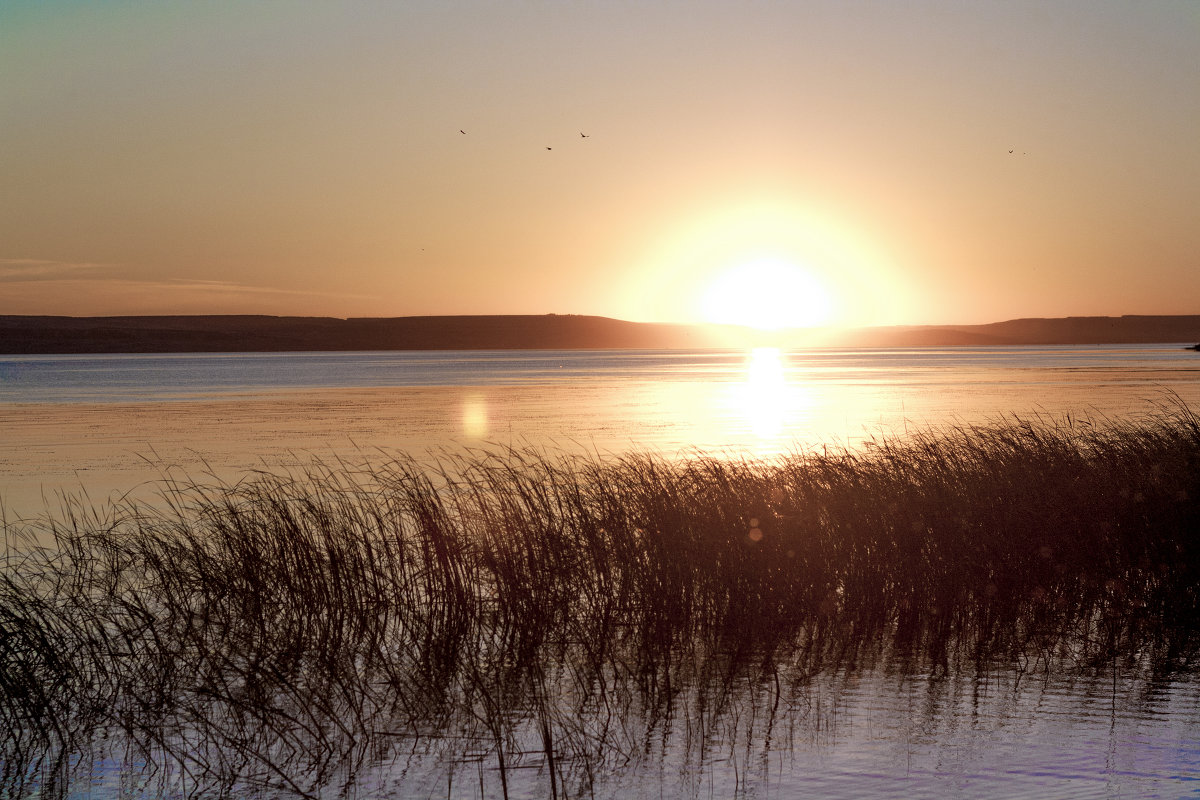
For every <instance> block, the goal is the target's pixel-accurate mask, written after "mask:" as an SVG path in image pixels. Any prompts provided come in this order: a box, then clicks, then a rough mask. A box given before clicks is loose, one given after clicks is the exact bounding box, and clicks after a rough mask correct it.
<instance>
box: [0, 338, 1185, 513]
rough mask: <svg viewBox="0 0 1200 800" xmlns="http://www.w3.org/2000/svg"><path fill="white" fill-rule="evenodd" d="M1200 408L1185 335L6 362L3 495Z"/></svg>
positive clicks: (827, 438)
mask: <svg viewBox="0 0 1200 800" xmlns="http://www.w3.org/2000/svg"><path fill="white" fill-rule="evenodd" d="M1168 393H1175V394H1177V395H1178V396H1179V397H1180V398H1182V399H1184V400H1186V401H1189V402H1191V403H1193V404H1194V406H1196V407H1200V356H1197V354H1196V353H1194V352H1190V351H1187V350H1185V349H1183V347H1182V346H1181V345H1177V344H1164V345H1105V346H1082V347H1081V346H1062V347H995V348H987V347H948V348H915V349H912V348H908V349H875V350H862V349H836V348H835V349H818V350H802V351H792V352H779V351H776V350H769V349H765V350H755V351H751V352H738V351H696V352H687V351H663V352H655V351H535V352H514V351H491V352H394V353H393V352H386V353H378V352H371V353H239V354H168V355H59V356H2V357H0V430H3V431H4V435H3V437H0V498H2V499H3V500H4V503H5V506H6V509H7V512H8V513H9V515H10V516H11V515H13V514H17V515H20V514H29V513H36V512H38V511H40V510H41V509H42V508H44V507H45V505H47V503H49V504H50V505H52V506H53V505H56V503H57V501H56V499H55V498H56V494H57V493H58V492H61V491H64V490H68V491H71V490H79V489H87V490H88V492H89V493H90V494H91V496H92V497H93V499H103V498H105V497H109V496H113V495H120V494H121V493H124V492H126V491H129V490H131V489H134V488H135V487H142V486H147V485H148V482H150V481H153V480H154V479H155V478H157V477H158V476H159V474H160V473H161V471H162V470H164V469H179V470H182V471H184V472H187V473H189V474H195V473H201V472H209V471H212V472H216V473H217V474H218V476H219V477H221V478H223V479H230V478H236V476H237V475H239V474H241V473H243V472H244V471H246V470H250V469H256V468H262V467H267V468H272V469H274V468H278V467H281V466H289V465H294V464H296V463H298V462H299V461H301V460H303V455H304V454H316V455H320V456H322V457H327V458H328V457H334V458H336V457H343V458H344V457H357V456H359V455H361V451H363V450H367V451H375V450H379V449H382V450H386V451H393V452H394V451H397V450H399V451H405V452H410V453H418V454H421V453H425V452H427V451H429V450H433V449H438V448H444V447H450V448H462V447H478V446H486V445H489V444H499V445H511V444H529V443H532V444H535V445H538V446H547V447H555V448H562V449H568V450H576V451H578V450H585V451H593V452H600V453H605V452H608V453H620V452H625V451H628V450H630V449H631V448H632V449H643V450H655V451H659V452H664V453H667V454H675V453H679V452H683V451H688V450H693V449H700V450H703V451H706V452H713V453H730V454H745V455H750V456H753V457H771V456H775V455H779V454H781V453H786V452H789V451H792V450H795V449H805V448H812V447H825V446H829V445H833V446H854V445H857V444H860V443H861V442H863V441H864V440H865V439H869V438H871V437H873V436H879V435H888V434H900V435H903V434H904V433H906V432H909V431H912V430H914V429H917V428H921V427H925V426H931V425H932V426H936V425H945V424H964V423H976V422H984V421H988V420H995V419H997V418H999V417H1001V416H1003V415H1010V414H1019V415H1024V416H1030V415H1036V414H1043V415H1050V416H1053V417H1065V416H1066V415H1068V414H1069V415H1071V416H1072V418H1080V417H1083V418H1092V419H1099V418H1103V417H1106V416H1108V417H1117V418H1130V417H1136V416H1138V415H1142V414H1147V413H1150V412H1152V411H1154V409H1155V407H1156V405H1161V404H1162V403H1164V402H1169V396H1168Z"/></svg>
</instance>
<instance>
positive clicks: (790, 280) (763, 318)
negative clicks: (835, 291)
mask: <svg viewBox="0 0 1200 800" xmlns="http://www.w3.org/2000/svg"><path fill="white" fill-rule="evenodd" d="M700 306H701V307H700V313H701V315H702V316H703V318H704V319H705V320H707V321H708V322H713V323H717V324H722V325H745V326H747V327H752V328H759V329H761V330H782V329H784V328H812V327H817V326H820V325H827V324H829V323H830V322H831V321H832V320H833V318H834V316H835V313H834V308H833V301H832V299H831V297H830V294H829V292H828V291H827V290H826V289H825V287H824V286H822V285H821V283H820V281H818V280H817V279H816V278H815V277H814V276H813V275H812V273H810V272H808V271H807V270H804V269H802V268H801V267H799V266H797V265H795V264H793V263H790V262H788V261H785V260H782V259H759V260H754V261H748V262H744V263H742V264H739V265H737V266H734V267H732V268H730V269H728V270H726V271H724V272H722V273H720V274H719V275H718V276H717V277H716V279H715V280H713V281H712V283H710V284H709V286H708V288H707V289H706V290H705V292H704V294H703V295H702V296H701V299H700Z"/></svg>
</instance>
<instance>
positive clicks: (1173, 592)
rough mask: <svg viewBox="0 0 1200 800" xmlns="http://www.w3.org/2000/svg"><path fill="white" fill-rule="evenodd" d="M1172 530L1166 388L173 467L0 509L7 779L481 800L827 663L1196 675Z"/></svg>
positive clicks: (1178, 514) (566, 787)
mask: <svg viewBox="0 0 1200 800" xmlns="http://www.w3.org/2000/svg"><path fill="white" fill-rule="evenodd" d="M1197 531H1200V421H1198V419H1197V417H1196V416H1195V415H1193V414H1192V413H1191V412H1189V411H1187V410H1186V409H1179V410H1175V411H1170V412H1166V413H1163V414H1161V415H1160V416H1158V417H1156V418H1153V419H1149V420H1146V421H1142V422H1138V423H1136V424H1134V423H1128V424H1125V423H1108V424H1104V425H1091V424H1087V423H1080V422H1078V421H1064V422H1046V421H1038V422H1029V421H1020V420H1014V421H1007V422H1000V423H997V424H994V425H989V426H983V427H962V428H953V429H946V430H935V431H928V432H924V433H920V434H917V435H914V436H909V437H906V438H903V439H882V440H878V441H874V442H871V443H869V444H868V445H867V446H865V447H862V448H859V449H857V450H855V451H841V452H836V453H830V452H826V451H820V452H811V453H797V454H794V455H792V456H790V457H787V458H783V459H779V460H773V461H769V462H768V461H753V460H744V459H736V458H728V457H721V458H716V457H704V456H700V455H697V456H695V457H691V458H685V459H667V458H663V457H659V456H654V455H630V456H626V457H623V458H611V459H590V458H583V457H578V456H569V455H550V454H546V453H543V452H537V451H523V450H511V449H510V450H504V451H497V452H480V453H475V454H468V455H456V456H446V457H445V458H443V459H441V460H439V461H437V462H436V463H435V464H433V465H430V464H421V463H418V462H416V461H413V460H407V459H399V460H376V461H375V462H374V463H371V464H368V465H350V464H344V463H338V464H322V463H316V462H314V463H313V464H312V465H311V466H310V467H309V468H308V469H307V470H306V471H304V472H303V473H301V474H298V475H278V474H258V475H253V476H248V477H247V478H245V479H244V480H242V481H240V482H238V483H237V484H235V485H220V484H219V485H204V484H200V483H183V482H180V481H178V480H175V481H165V482H164V484H163V494H162V502H160V503H157V504H135V503H130V504H127V505H123V506H112V507H104V508H98V509H97V508H90V507H86V506H83V505H81V504H71V503H68V504H66V505H65V506H64V509H63V511H62V513H59V514H56V515H53V516H48V517H47V518H45V519H42V520H38V521H34V522H24V523H20V524H12V523H9V524H8V527H7V530H6V531H5V534H6V541H7V542H9V543H10V544H9V547H8V550H7V553H6V561H5V564H4V568H3V573H2V575H0V737H2V738H0V762H2V765H0V770H2V773H0V793H7V794H8V795H11V796H22V795H37V796H55V795H64V794H67V793H69V792H70V791H71V785H72V780H75V778H73V776H75V775H77V774H79V764H80V763H82V762H85V761H87V760H88V759H110V760H112V759H116V760H119V761H122V762H123V763H126V764H128V765H131V766H130V767H129V768H130V769H132V770H135V771H136V770H140V771H141V772H142V773H145V774H146V775H152V776H153V775H156V776H158V779H159V780H160V781H161V784H162V785H168V784H169V785H171V786H176V787H179V786H182V787H185V788H184V789H178V788H176V790H177V791H184V792H185V793H186V792H194V793H198V794H216V795H221V794H230V793H246V792H259V793H260V794H261V793H266V794H270V793H277V794H283V795H295V796H307V795H314V794H317V793H320V792H324V791H329V790H330V788H331V787H341V789H340V791H350V789H348V788H347V787H353V785H354V781H355V776H356V774H357V773H358V771H359V770H360V769H361V768H363V767H364V765H368V764H378V763H380V762H381V761H387V760H389V759H393V760H394V759H396V758H399V757H400V755H401V754H404V753H409V754H410V755H411V754H412V753H415V752H422V753H424V754H426V755H429V754H431V753H432V754H433V757H437V758H441V759H443V760H444V763H445V764H446V765H447V769H448V771H449V772H448V774H450V775H451V778H452V777H453V775H454V774H455V772H454V771H455V769H458V768H459V767H460V766H461V765H462V764H464V763H474V762H479V761H481V760H483V759H487V760H488V761H489V763H494V764H495V768H497V769H498V774H499V777H500V781H501V786H500V788H501V790H502V792H504V793H507V778H506V776H507V775H508V774H509V773H510V771H511V768H512V767H513V765H514V763H516V762H517V761H521V760H522V759H524V760H526V761H527V760H528V759H529V758H530V754H531V753H534V754H536V755H537V757H538V758H540V759H541V761H540V762H539V763H540V764H541V767H540V768H541V769H542V774H544V776H545V780H546V794H547V795H549V796H557V795H559V794H569V795H571V796H574V795H576V794H579V793H581V792H586V790H587V789H588V788H589V787H591V786H592V784H593V782H594V781H595V780H596V779H597V778H596V776H597V775H600V774H603V773H604V770H605V769H606V768H608V767H611V766H612V765H613V764H620V763H625V762H628V761H629V760H630V759H634V758H636V757H637V754H638V753H639V752H643V751H644V750H645V748H646V743H647V742H648V741H649V740H650V738H651V735H652V734H654V733H655V731H657V734H656V735H658V736H660V737H664V736H666V735H667V734H668V732H670V735H674V736H685V737H690V736H698V737H700V739H701V740H703V742H708V741H710V740H711V736H712V730H713V728H712V725H711V724H708V725H707V726H706V725H704V724H701V725H699V727H696V728H693V726H692V724H691V717H695V716H696V715H697V714H699V715H700V717H701V718H702V721H703V718H704V717H705V714H708V715H717V716H718V717H719V716H720V715H721V714H723V713H729V714H735V715H736V709H735V708H732V704H735V703H736V702H742V701H745V698H746V697H749V698H751V700H750V702H757V701H755V700H753V698H755V697H760V694H759V693H760V692H761V691H767V690H769V692H773V693H774V694H773V697H774V705H773V706H770V703H768V704H767V705H768V707H770V709H771V713H772V714H774V713H775V712H776V711H779V708H780V703H779V699H780V696H781V693H787V692H796V691H800V690H801V689H802V687H803V686H804V684H805V682H806V681H808V680H811V679H812V677H813V676H815V675H819V674H823V673H824V674H828V673H829V672H830V671H838V670H841V671H851V670H866V669H875V668H879V667H886V668H887V669H899V670H910V671H912V672H914V673H918V674H925V675H961V674H964V673H973V674H986V673H988V671H989V670H997V669H1005V670H1018V671H1024V672H1029V671H1044V672H1049V671H1052V670H1075V671H1079V672H1083V673H1095V672H1097V671H1104V670H1112V671H1114V674H1115V671H1116V670H1130V669H1142V670H1148V671H1150V672H1152V673H1154V674H1158V675H1162V674H1169V673H1171V672H1172V671H1179V670H1183V671H1190V670H1192V669H1194V667H1195V659H1196V656H1197V644H1198V643H1200V638H1198V636H1197V634H1198V632H1200V614H1198V612H1200V597H1198V595H1197V592H1198V588H1200V537H1198V536H1197V533H1196V532H1197ZM34 540H41V541H49V542H51V544H49V546H46V547H43V548H35V547H33V546H24V547H18V546H16V545H15V544H13V543H14V542H19V541H27V542H28V541H34ZM735 686H746V687H750V689H749V690H747V691H748V692H749V694H745V693H743V694H741V695H739V694H738V693H737V692H735V691H732V689H731V687H735ZM763 687H767V689H763ZM737 697H742V698H743V699H742V701H738V700H736V699H733V698H737ZM785 707H786V704H785ZM697 709H701V710H700V711H697ZM679 715H684V716H688V717H689V724H688V725H687V726H685V728H684V729H681V727H680V726H679V725H677V724H673V723H672V720H673V719H675V718H676V717H677V716H679ZM631 720H639V722H638V723H637V724H633V723H632V722H631ZM709 723H711V719H709ZM639 726H640V727H639ZM748 735H754V734H753V732H752V731H751V732H750V733H749V734H748ZM689 746H690V743H689ZM456 765H459V766H456ZM147 780H149V779H147ZM147 791H149V790H147Z"/></svg>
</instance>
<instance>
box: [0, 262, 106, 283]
mask: <svg viewBox="0 0 1200 800" xmlns="http://www.w3.org/2000/svg"><path fill="white" fill-rule="evenodd" d="M111 266H112V265H111V264H102V263H98V262H94V261H49V260H46V259H40V258H0V282H2V283H8V282H12V281H60V280H77V279H79V278H80V277H85V276H86V277H96V276H95V272H96V270H99V269H103V268H106V267H111Z"/></svg>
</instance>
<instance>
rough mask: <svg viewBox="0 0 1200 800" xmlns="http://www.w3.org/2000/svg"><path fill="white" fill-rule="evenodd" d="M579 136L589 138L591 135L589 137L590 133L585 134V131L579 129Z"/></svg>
mask: <svg viewBox="0 0 1200 800" xmlns="http://www.w3.org/2000/svg"><path fill="white" fill-rule="evenodd" d="M579 138H581V139H590V138H592V137H591V135H590V134H587V133H584V132H583V131H580V132H579Z"/></svg>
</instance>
